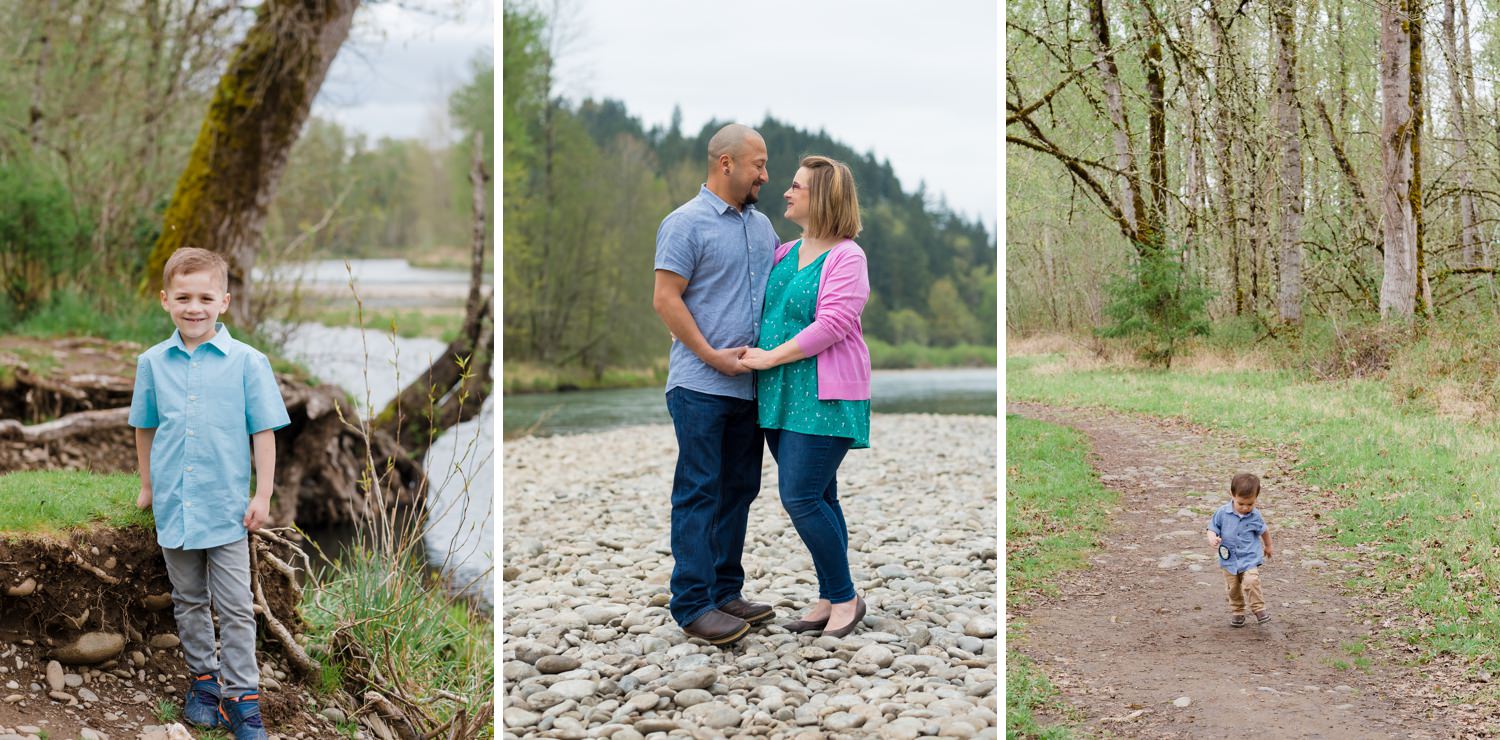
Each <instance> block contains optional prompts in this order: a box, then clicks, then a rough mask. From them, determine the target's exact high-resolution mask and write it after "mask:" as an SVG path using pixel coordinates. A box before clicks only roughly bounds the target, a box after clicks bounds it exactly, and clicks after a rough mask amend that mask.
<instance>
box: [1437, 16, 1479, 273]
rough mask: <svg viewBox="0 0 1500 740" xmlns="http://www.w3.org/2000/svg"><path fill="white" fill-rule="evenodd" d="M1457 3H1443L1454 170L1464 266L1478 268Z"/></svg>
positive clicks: (1469, 73) (1465, 31)
mask: <svg viewBox="0 0 1500 740" xmlns="http://www.w3.org/2000/svg"><path fill="white" fill-rule="evenodd" d="M1462 1H1463V4H1464V6H1465V7H1464V12H1463V16H1462V23H1463V34H1464V43H1465V44H1466V45H1467V43H1468V35H1469V23H1468V16H1469V13H1468V7H1467V6H1468V0H1462ZM1457 15H1458V14H1457V13H1455V8H1454V0H1443V44H1444V47H1445V48H1444V51H1445V52H1446V53H1447V57H1448V64H1447V67H1448V92H1449V98H1450V100H1451V101H1452V105H1453V110H1452V112H1451V113H1450V114H1449V115H1450V116H1451V117H1452V119H1453V121H1452V123H1453V159H1454V163H1453V167H1454V169H1455V170H1456V171H1457V173H1456V174H1457V175H1458V233H1459V249H1460V251H1461V253H1462V265H1463V266H1464V267H1474V266H1476V265H1477V264H1478V262H1479V261H1478V257H1477V255H1478V252H1479V225H1478V223H1477V221H1478V218H1477V215H1476V213H1475V210H1474V174H1473V163H1472V162H1471V161H1470V157H1469V116H1468V105H1466V101H1465V99H1464V96H1465V93H1466V92H1467V91H1468V89H1469V87H1470V86H1469V84H1467V82H1468V80H1470V79H1472V70H1470V69H1469V68H1468V66H1467V64H1466V60H1465V55H1464V54H1463V50H1462V49H1461V48H1460V47H1459V44H1458V29H1457V25H1458V22H1459V19H1458V18H1456V17H1455V16H1457Z"/></svg>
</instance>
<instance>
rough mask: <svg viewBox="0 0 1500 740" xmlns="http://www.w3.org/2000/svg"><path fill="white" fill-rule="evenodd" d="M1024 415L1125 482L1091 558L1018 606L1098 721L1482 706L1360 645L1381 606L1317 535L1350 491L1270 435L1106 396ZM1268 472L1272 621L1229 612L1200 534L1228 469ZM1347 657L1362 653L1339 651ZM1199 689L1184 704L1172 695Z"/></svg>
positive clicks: (1340, 716)
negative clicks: (1174, 417) (1061, 429)
mask: <svg viewBox="0 0 1500 740" xmlns="http://www.w3.org/2000/svg"><path fill="white" fill-rule="evenodd" d="M1008 410H1009V411H1010V413H1014V414H1019V415H1021V416H1025V417H1028V418H1033V419H1038V420H1041V421H1047V422H1052V423H1056V424H1062V425H1066V426H1069V427H1072V428H1074V429H1077V430H1079V431H1081V432H1083V433H1084V434H1086V435H1087V436H1088V437H1089V439H1090V441H1091V442H1092V445H1093V454H1092V455H1091V457H1090V463H1091V464H1092V465H1093V466H1094V468H1095V469H1096V470H1097V471H1098V472H1099V474H1100V479H1101V480H1102V481H1103V483H1104V485H1106V486H1108V487H1109V488H1111V489H1113V490H1116V491H1118V492H1119V493H1120V495H1121V499H1120V505H1119V507H1118V508H1117V509H1116V513H1115V514H1114V516H1113V521H1112V524H1111V526H1110V528H1109V529H1108V530H1107V532H1106V534H1105V535H1104V538H1103V539H1104V541H1103V544H1102V545H1101V547H1100V548H1099V549H1098V550H1097V551H1095V552H1094V553H1093V555H1092V556H1091V558H1090V566H1089V567H1088V568H1087V569H1085V570H1082V571H1076V572H1072V573H1069V574H1067V575H1065V576H1063V577H1062V578H1060V579H1059V588H1060V592H1059V594H1058V595H1057V596H1056V597H1050V598H1049V597H1044V596H1037V597H1035V598H1033V599H1032V602H1031V603H1030V604H1029V605H1027V606H1025V607H1023V608H1020V609H1015V610H1012V611H1011V613H1010V615H1009V619H1012V620H1019V621H1021V622H1024V627H1023V629H1022V631H1021V638H1020V639H1019V640H1016V641H1014V643H1013V644H1012V647H1015V648H1017V649H1019V650H1020V651H1021V652H1022V653H1023V654H1025V655H1026V656H1028V657H1030V658H1032V659H1033V660H1035V661H1036V662H1037V663H1038V664H1039V665H1040V666H1041V667H1042V669H1043V670H1044V671H1045V672H1046V673H1047V675H1049V676H1050V677H1051V678H1052V680H1053V682H1054V683H1055V684H1056V685H1057V686H1058V688H1059V690H1060V691H1061V692H1062V694H1063V697H1064V698H1065V699H1066V700H1067V702H1068V704H1070V705H1071V706H1073V707H1076V708H1077V709H1078V710H1079V711H1081V712H1082V713H1083V715H1084V717H1085V725H1086V727H1087V728H1088V729H1089V730H1090V731H1092V732H1095V733H1099V734H1103V735H1106V736H1116V737H1151V738H1189V737H1191V738H1201V737H1220V736H1234V735H1241V734H1245V733H1251V734H1254V735H1256V736H1259V737H1276V738H1293V737H1297V738H1384V737H1391V738H1396V737H1399V738H1449V737H1460V736H1466V735H1469V734H1470V733H1471V732H1473V730H1472V729H1470V728H1467V727H1464V725H1465V724H1468V722H1467V721H1466V720H1468V719H1470V717H1466V716H1464V715H1465V714H1467V713H1466V712H1464V713H1461V712H1459V711H1457V710H1456V709H1454V708H1443V707H1438V706H1435V705H1434V702H1433V701H1432V699H1431V698H1430V694H1431V692H1428V691H1423V690H1420V689H1419V688H1418V687H1419V685H1420V684H1421V683H1422V677H1421V676H1420V675H1418V674H1417V672H1416V671H1415V670H1413V669H1408V668H1404V667H1400V666H1398V665H1395V664H1394V663H1393V662H1392V661H1390V660H1387V659H1384V658H1383V657H1381V656H1379V655H1377V654H1376V653H1375V651H1369V652H1365V653H1364V654H1363V656H1362V657H1363V658H1366V659H1369V660H1370V665H1369V666H1368V669H1367V670H1362V669H1360V668H1355V667H1353V664H1354V662H1355V658H1354V656H1352V655H1351V650H1350V649H1348V648H1346V646H1350V647H1352V648H1353V649H1354V650H1358V649H1359V648H1358V645H1363V644H1365V643H1366V640H1365V638H1366V637H1367V636H1369V635H1370V634H1371V626H1370V625H1371V623H1374V622H1375V620H1374V619H1371V616H1370V615H1371V614H1372V613H1373V611H1374V610H1373V609H1372V608H1371V607H1372V604H1370V603H1366V602H1362V601H1361V600H1360V599H1359V598H1357V597H1350V596H1347V595H1345V594H1343V593H1341V590H1340V588H1339V586H1338V583H1339V581H1340V580H1341V579H1342V577H1343V575H1344V573H1343V571H1344V569H1346V568H1348V569H1356V568H1358V567H1360V566H1358V565H1352V564H1345V563H1344V562H1342V561H1334V560H1332V559H1331V558H1326V556H1325V555H1324V554H1321V553H1327V552H1329V551H1330V550H1331V549H1334V548H1337V547H1338V545H1337V544H1336V543H1333V542H1332V541H1331V540H1330V539H1328V538H1326V537H1324V536H1322V535H1320V534H1319V525H1320V522H1319V518H1320V516H1321V514H1322V512H1326V511H1328V510H1330V509H1331V508H1333V506H1334V505H1335V504H1336V502H1335V501H1334V499H1333V498H1332V497H1329V496H1327V495H1325V494H1323V493H1320V492H1318V491H1316V490H1313V489H1312V488H1310V487H1309V486H1306V485H1304V484H1303V483H1301V482H1300V481H1297V480H1296V479H1294V478H1293V477H1292V476H1291V475H1290V474H1289V473H1288V471H1289V469H1290V462H1289V461H1288V460H1286V459H1277V455H1276V453H1275V452H1274V451H1270V452H1262V453H1247V452H1245V451H1244V448H1243V445H1240V444H1236V443H1235V442H1234V440H1231V439H1228V438H1226V437H1223V436H1220V435H1218V434H1211V433H1208V432H1205V431H1203V430H1201V429H1197V428H1194V427H1191V426H1189V425H1186V424H1184V423H1181V422H1176V421H1170V420H1158V419H1149V418H1143V417H1137V416H1130V415H1125V414H1119V413H1113V412H1108V411H1103V410H1098V409H1063V408H1056V407H1048V406H1041V405H1035V404H1023V403H1011V404H1008ZM1240 471H1248V472H1252V473H1255V474H1257V475H1259V476H1261V478H1262V481H1263V483H1262V495H1261V506H1260V508H1261V511H1262V513H1263V514H1264V516H1265V518H1266V522H1267V524H1268V525H1269V527H1270V530H1271V532H1272V539H1273V545H1274V548H1273V554H1274V556H1275V557H1274V559H1272V560H1270V561H1268V562H1267V563H1266V564H1265V565H1264V566H1262V568H1261V578H1262V583H1263V587H1264V591H1265V598H1266V608H1267V610H1268V611H1269V612H1270V613H1271V615H1272V621H1271V622H1270V623H1268V624H1266V625H1256V624H1254V619H1253V618H1251V619H1250V624H1249V625H1247V626H1245V627H1243V628H1238V629H1236V628H1232V627H1230V626H1229V607H1228V599H1227V598H1226V595H1225V590H1224V578H1223V576H1222V575H1221V571H1220V570H1219V568H1218V565H1217V560H1216V559H1215V558H1214V556H1213V550H1212V548H1210V547H1209V546H1208V545H1207V544H1206V543H1205V542H1204V540H1203V535H1202V530H1203V529H1204V527H1205V525H1206V524H1207V522H1208V519H1209V516H1210V515H1211V514H1212V513H1213V510H1214V509H1216V508H1217V507H1218V506H1219V505H1220V504H1222V503H1223V502H1224V501H1225V500H1227V497H1228V485H1229V483H1228V482H1229V478H1230V477H1231V476H1232V475H1233V474H1234V473H1236V472H1240ZM1339 662H1342V663H1343V664H1345V665H1347V666H1349V667H1339V666H1338V665H1337V664H1338V663H1339ZM1180 697H1188V698H1189V699H1190V700H1191V703H1190V704H1189V705H1188V706H1186V707H1179V706H1176V705H1175V704H1174V700H1177V699H1179V698H1180Z"/></svg>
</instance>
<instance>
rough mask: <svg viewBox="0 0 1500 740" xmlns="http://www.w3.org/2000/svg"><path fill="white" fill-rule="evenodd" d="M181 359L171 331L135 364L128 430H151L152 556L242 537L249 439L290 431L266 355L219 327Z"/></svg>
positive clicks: (179, 346) (178, 340) (179, 345)
mask: <svg viewBox="0 0 1500 740" xmlns="http://www.w3.org/2000/svg"><path fill="white" fill-rule="evenodd" d="M214 328H215V329H216V330H217V333H215V334H214V337H213V338H212V339H210V340H208V341H206V342H204V343H203V344H200V345H198V347H197V348H195V349H194V350H193V351H192V352H191V353H189V352H188V351H187V346H186V345H184V344H183V342H182V334H181V332H175V331H174V332H173V333H172V338H171V339H168V340H167V341H165V342H162V343H161V344H158V345H156V346H155V347H152V348H151V349H148V350H146V351H145V352H142V353H141V356H140V358H139V359H138V360H137V361H136V369H135V393H134V395H132V396H131V398H130V425H131V426H133V427H136V428H138V429H152V428H155V429H156V438H155V439H154V440H153V441H152V444H151V499H152V501H151V509H152V512H153V513H154V514H155V515H156V541H157V544H159V545H161V546H162V547H170V548H173V549H186V550H202V549H207V548H210V547H218V546H219V545H226V544H229V543H231V542H235V541H237V540H239V539H241V538H243V537H245V535H246V534H247V532H246V530H245V526H244V519H245V510H246V509H248V508H249V507H250V472H251V456H250V435H252V434H255V433H256V432H261V431H265V430H267V429H280V428H282V427H284V426H286V425H287V424H290V423H291V419H290V418H289V417H288V416H287V413H286V404H285V403H283V402H282V400H281V389H280V388H279V387H277V385H276V376H275V374H274V373H272V372H271V363H270V361H269V360H267V359H266V356H265V355H263V354H261V353H260V352H259V351H257V350H256V349H255V348H254V347H251V346H249V345H247V344H245V343H243V342H240V341H238V340H236V339H234V338H233V337H231V336H229V330H228V329H227V328H225V327H224V325H223V324H217V325H215V327H214Z"/></svg>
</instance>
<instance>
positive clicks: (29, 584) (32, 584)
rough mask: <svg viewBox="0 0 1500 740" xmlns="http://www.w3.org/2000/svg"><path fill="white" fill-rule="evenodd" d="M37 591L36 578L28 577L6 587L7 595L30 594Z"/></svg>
mask: <svg viewBox="0 0 1500 740" xmlns="http://www.w3.org/2000/svg"><path fill="white" fill-rule="evenodd" d="M33 593H36V579H35V578H27V579H26V580H24V581H21V582H20V583H18V584H16V585H14V586H10V587H8V588H6V589H5V595H6V596H30V595H32V594H33Z"/></svg>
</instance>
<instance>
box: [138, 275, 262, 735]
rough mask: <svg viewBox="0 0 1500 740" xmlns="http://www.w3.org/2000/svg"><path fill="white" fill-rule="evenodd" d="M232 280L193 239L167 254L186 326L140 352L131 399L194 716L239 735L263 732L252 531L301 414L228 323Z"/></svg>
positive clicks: (176, 313) (144, 487)
mask: <svg viewBox="0 0 1500 740" xmlns="http://www.w3.org/2000/svg"><path fill="white" fill-rule="evenodd" d="M228 284H229V266H228V264H227V263H225V261H224V259H223V258H222V257H220V256H219V255H217V254H215V253H213V252H209V251H207V250H203V249H196V248H184V249H179V250H177V251H176V252H173V253H172V256H171V257H170V258H169V259H168V260H167V265H166V269H165V271H164V274H163V278H162V287H163V290H162V291H161V306H162V308H163V309H166V311H167V313H168V314H170V315H171V317H172V323H173V324H175V325H176V326H177V331H175V332H173V334H172V337H171V338H170V339H168V340H166V341H164V342H162V343H161V344H158V345H156V346H154V347H152V348H150V349H148V350H146V351H145V352H143V353H141V356H140V358H139V360H138V361H137V364H136V374H135V393H134V395H133V396H132V398H131V401H130V425H131V426H132V427H135V446H136V459H137V462H138V463H139V465H140V471H141V493H140V497H139V498H137V499H136V506H139V507H140V508H143V509H144V508H146V507H148V506H150V507H151V508H152V511H153V513H154V514H155V518H156V539H157V544H158V545H160V546H161V548H162V556H163V558H164V559H165V560H166V563H167V575H168V576H170V577H171V579H172V604H173V607H174V614H175V616H176V618H177V630H178V636H179V637H180V638H181V640H182V652H183V655H184V656H185V657H186V659H187V666H188V670H189V671H190V672H191V673H192V676H193V680H192V685H191V688H189V689H188V694H187V700H186V703H185V706H184V707H183V712H182V715H183V718H184V719H186V720H187V721H188V722H190V723H192V724H195V725H199V726H204V727H215V726H223V727H227V728H229V729H230V730H231V731H232V732H233V733H234V737H235V740H264V738H265V737H266V731H265V728H264V726H263V723H262V722H261V718H260V702H259V698H260V693H259V689H260V671H259V668H258V667H257V665H256V662H255V613H254V610H253V609H254V607H253V602H252V599H251V595H250V541H249V531H250V530H256V529H259V528H260V527H261V526H262V525H264V524H265V523H266V520H267V518H268V517H269V512H270V505H271V484H272V480H273V479H274V477H275V472H276V439H275V436H274V432H275V430H277V429H280V428H281V427H284V426H286V425H287V424H288V423H290V421H291V420H290V419H289V418H288V416H287V412H286V405H285V404H284V403H283V402H282V400H281V391H280V389H279V388H278V387H277V385H276V377H275V375H273V374H272V372H271V364H270V362H269V361H268V360H267V359H266V356H265V355H263V354H261V353H260V352H258V351H256V350H255V349H254V348H252V347H250V346H248V345H246V344H243V343H241V342H239V341H236V340H235V339H234V338H232V337H231V336H229V330H228V329H226V328H225V327H224V325H223V324H220V323H217V320H218V318H219V315H220V314H221V313H223V312H224V311H225V310H226V309H228V308H229V299H230V296H229V293H228V288H229V285H228ZM252 447H253V461H254V470H255V495H254V496H253V497H252V496H249V495H248V494H249V491H250V473H251V463H252ZM210 603H211V604H212V605H213V611H214V613H216V614H217V615H218V617H219V635H218V638H219V641H220V643H221V650H220V653H221V655H215V652H214V637H215V636H214V622H213V617H212V616H211V615H210V613H209V605H210ZM221 658H222V660H221ZM221 669H222V672H223V678H224V683H223V686H222V688H221V686H220V681H219V677H220V671H221Z"/></svg>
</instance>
